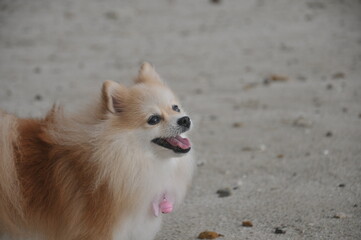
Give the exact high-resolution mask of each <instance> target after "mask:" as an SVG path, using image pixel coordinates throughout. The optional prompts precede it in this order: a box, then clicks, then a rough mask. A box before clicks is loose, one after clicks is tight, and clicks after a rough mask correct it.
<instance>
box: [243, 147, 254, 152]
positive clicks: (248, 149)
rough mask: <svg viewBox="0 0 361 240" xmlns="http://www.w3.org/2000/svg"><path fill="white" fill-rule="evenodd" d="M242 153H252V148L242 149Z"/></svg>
mask: <svg viewBox="0 0 361 240" xmlns="http://www.w3.org/2000/svg"><path fill="white" fill-rule="evenodd" d="M242 151H244V152H252V151H253V148H251V147H243V148H242Z"/></svg>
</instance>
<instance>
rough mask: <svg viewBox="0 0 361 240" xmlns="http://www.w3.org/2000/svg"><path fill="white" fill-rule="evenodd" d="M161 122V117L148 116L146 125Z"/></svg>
mask: <svg viewBox="0 0 361 240" xmlns="http://www.w3.org/2000/svg"><path fill="white" fill-rule="evenodd" d="M160 120H161V117H160V116H159V115H153V116H150V117H149V119H148V124H149V125H156V124H158V123H159V122H160Z"/></svg>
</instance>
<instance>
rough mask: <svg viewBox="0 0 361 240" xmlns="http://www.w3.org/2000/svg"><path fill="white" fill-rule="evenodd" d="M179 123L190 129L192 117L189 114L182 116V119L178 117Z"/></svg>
mask: <svg viewBox="0 0 361 240" xmlns="http://www.w3.org/2000/svg"><path fill="white" fill-rule="evenodd" d="M177 123H178V125H179V126H182V127H185V128H187V129H188V128H190V126H191V119H190V118H189V117H187V116H185V117H181V118H180V119H178V121H177Z"/></svg>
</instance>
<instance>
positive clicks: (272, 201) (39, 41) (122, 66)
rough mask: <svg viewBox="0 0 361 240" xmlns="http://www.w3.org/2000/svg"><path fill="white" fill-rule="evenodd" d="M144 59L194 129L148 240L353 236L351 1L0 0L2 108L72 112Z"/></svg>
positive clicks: (356, 49) (356, 65)
mask: <svg viewBox="0 0 361 240" xmlns="http://www.w3.org/2000/svg"><path fill="white" fill-rule="evenodd" d="M145 60H146V61H150V62H151V63H152V64H153V65H154V66H155V68H156V69H157V71H158V72H159V73H160V75H161V76H162V77H163V78H164V79H165V81H166V82H167V83H168V84H169V85H170V86H171V87H172V89H173V90H174V91H175V92H176V93H177V95H178V96H179V97H180V99H181V100H182V103H183V106H184V108H185V109H186V110H187V111H188V113H189V115H190V116H191V118H192V120H193V123H194V125H195V127H194V128H193V131H192V133H191V139H192V142H193V144H194V153H195V156H196V161H197V169H196V172H195V176H194V181H193V184H192V187H191V189H190V190H189V193H188V195H187V198H186V200H185V203H184V204H183V205H182V207H181V208H180V209H178V210H177V211H175V212H173V213H171V214H168V215H166V216H165V218H164V222H163V227H162V230H161V232H160V233H159V234H158V236H157V238H156V239H157V240H172V239H174V240H192V239H197V236H198V234H199V233H200V232H203V231H205V230H209V231H215V232H217V233H221V234H222V235H224V237H222V238H220V239H224V240H246V239H249V240H258V239H259V240H273V239H277V240H278V239H292V240H293V239H310V240H315V239H317V240H318V239H324V240H331V239H332V240H339V239H342V240H357V239H361V2H360V1H357V0H345V1H336V0H332V1H326V0H317V1H311V0H300V1H287V0H274V1H265V0H247V1H234V0H219V1H215V0H213V1H209V0H197V1H195V0H182V1H181V0H156V1H146V0H133V1H130V0H124V1H116V0H107V1H96V0H78V1H70V0H65V1H55V0H32V1H26V0H13V1H11V0H3V1H0V108H1V109H3V110H6V111H8V112H11V113H14V114H17V115H19V116H21V117H41V116H43V115H44V114H45V113H46V112H47V111H48V110H49V109H50V107H51V106H52V105H53V103H55V102H57V103H60V104H63V105H64V106H65V109H66V110H68V111H74V110H76V109H79V108H81V106H84V104H87V103H89V102H91V99H93V98H95V97H97V96H98V95H99V92H100V88H101V85H102V83H103V81H105V80H109V79H111V80H115V81H118V82H122V83H124V84H127V85H130V84H131V83H132V79H133V77H134V76H135V75H136V74H137V71H138V68H139V65H140V63H142V62H143V61H145ZM217 192H218V193H217ZM244 221H251V223H252V225H253V226H252V227H245V226H242V222H244Z"/></svg>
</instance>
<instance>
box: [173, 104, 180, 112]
mask: <svg viewBox="0 0 361 240" xmlns="http://www.w3.org/2000/svg"><path fill="white" fill-rule="evenodd" d="M172 109H173V110H174V111H176V112H180V109H179V107H178V105H173V106H172Z"/></svg>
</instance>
